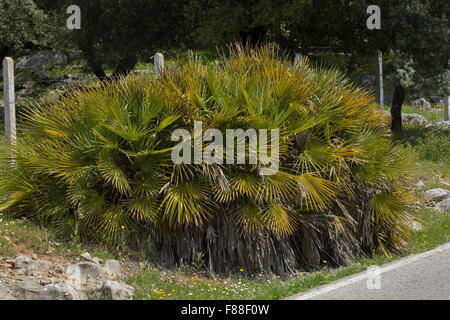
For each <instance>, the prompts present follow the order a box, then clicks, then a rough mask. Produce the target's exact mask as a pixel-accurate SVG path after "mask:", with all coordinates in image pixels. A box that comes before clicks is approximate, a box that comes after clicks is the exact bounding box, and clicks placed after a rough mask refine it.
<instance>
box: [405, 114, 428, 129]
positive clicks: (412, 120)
mask: <svg viewBox="0 0 450 320" xmlns="http://www.w3.org/2000/svg"><path fill="white" fill-rule="evenodd" d="M402 123H403V125H405V126H414V127H424V126H426V125H427V124H428V121H427V119H425V117H424V116H422V115H420V114H417V113H403V114H402Z"/></svg>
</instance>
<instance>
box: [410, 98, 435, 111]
mask: <svg viewBox="0 0 450 320" xmlns="http://www.w3.org/2000/svg"><path fill="white" fill-rule="evenodd" d="M412 106H413V107H417V108H420V109H431V103H429V102H428V101H427V99H425V98H420V99H417V100H414V101H413V102H412Z"/></svg>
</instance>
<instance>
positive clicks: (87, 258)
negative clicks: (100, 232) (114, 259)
mask: <svg viewBox="0 0 450 320" xmlns="http://www.w3.org/2000/svg"><path fill="white" fill-rule="evenodd" d="M81 257H82V258H83V259H84V260H87V261H91V260H92V256H91V255H90V254H89V252H85V253H83V254H82V255H81Z"/></svg>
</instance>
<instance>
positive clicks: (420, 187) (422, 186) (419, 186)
mask: <svg viewBox="0 0 450 320" xmlns="http://www.w3.org/2000/svg"><path fill="white" fill-rule="evenodd" d="M415 188H416V190H417V191H423V190H425V183H424V182H423V181H419V182H417V184H416V185H415Z"/></svg>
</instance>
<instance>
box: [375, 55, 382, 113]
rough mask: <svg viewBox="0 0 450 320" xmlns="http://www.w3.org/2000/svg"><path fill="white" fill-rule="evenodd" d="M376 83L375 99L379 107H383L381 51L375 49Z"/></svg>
mask: <svg viewBox="0 0 450 320" xmlns="http://www.w3.org/2000/svg"><path fill="white" fill-rule="evenodd" d="M376 77H377V79H376V82H377V85H376V101H377V103H379V104H380V108H381V109H384V88H383V86H384V84H383V53H382V52H381V50H377V75H376Z"/></svg>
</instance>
